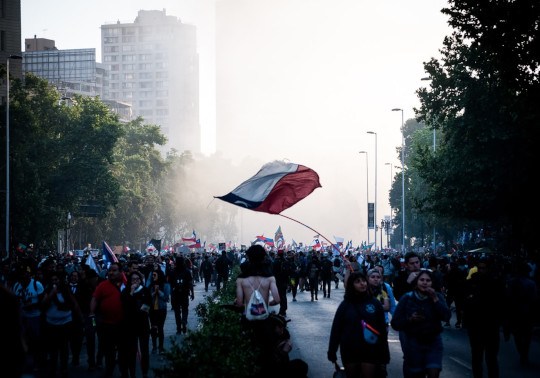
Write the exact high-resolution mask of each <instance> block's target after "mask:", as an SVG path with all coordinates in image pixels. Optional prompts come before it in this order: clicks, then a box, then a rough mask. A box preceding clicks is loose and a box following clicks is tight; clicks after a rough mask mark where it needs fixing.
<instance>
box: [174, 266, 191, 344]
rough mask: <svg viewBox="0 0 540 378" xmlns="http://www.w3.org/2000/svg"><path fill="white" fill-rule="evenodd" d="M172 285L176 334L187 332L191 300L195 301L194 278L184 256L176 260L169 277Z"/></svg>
mask: <svg viewBox="0 0 540 378" xmlns="http://www.w3.org/2000/svg"><path fill="white" fill-rule="evenodd" d="M168 281H169V284H170V285H171V305H172V308H173V310H174V317H175V320H176V333H177V334H180V333H182V332H183V333H186V332H187V322H188V313H189V299H190V298H191V300H194V299H195V293H194V291H193V277H192V275H191V272H190V271H189V269H188V268H187V266H186V265H185V260H184V258H183V257H182V256H178V257H177V258H176V262H175V267H174V269H173V270H172V271H171V272H170V274H169V277H168Z"/></svg>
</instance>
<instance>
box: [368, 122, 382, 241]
mask: <svg viewBox="0 0 540 378" xmlns="http://www.w3.org/2000/svg"><path fill="white" fill-rule="evenodd" d="M367 133H368V134H373V135H375V202H374V203H373V213H374V214H373V216H374V219H375V222H374V223H375V227H374V229H375V246H374V247H375V251H376V250H377V227H376V226H377V223H376V222H377V133H376V132H374V131H368V132H367ZM381 244H382V243H381Z"/></svg>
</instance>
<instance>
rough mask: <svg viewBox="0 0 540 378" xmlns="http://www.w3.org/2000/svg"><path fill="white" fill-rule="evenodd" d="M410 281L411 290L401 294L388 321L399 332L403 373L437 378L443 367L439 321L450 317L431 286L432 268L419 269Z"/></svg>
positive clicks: (439, 294)
mask: <svg viewBox="0 0 540 378" xmlns="http://www.w3.org/2000/svg"><path fill="white" fill-rule="evenodd" d="M411 284H412V286H413V288H414V289H413V291H410V292H408V293H406V294H404V295H403V296H402V297H401V299H400V300H399V302H398V305H397V307H396V311H395V312H394V316H393V317H392V321H391V324H392V328H394V329H395V330H396V331H399V340H400V343H401V349H402V351H403V375H404V376H405V377H406V378H408V377H411V378H412V377H426V376H427V377H429V378H436V377H438V376H439V374H440V372H441V370H442V353H443V343H442V337H441V333H442V331H443V327H442V324H441V322H442V321H447V320H448V319H450V316H451V312H450V310H449V309H448V307H447V306H446V302H445V300H444V297H443V296H442V294H441V293H437V292H436V291H435V290H434V289H433V287H432V285H433V279H432V273H431V271H429V270H425V269H423V270H420V271H419V272H418V274H417V275H416V276H415V278H414V279H413V281H412V282H411Z"/></svg>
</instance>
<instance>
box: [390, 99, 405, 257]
mask: <svg viewBox="0 0 540 378" xmlns="http://www.w3.org/2000/svg"><path fill="white" fill-rule="evenodd" d="M392 111H393V112H401V213H402V214H401V215H402V217H403V219H402V224H401V249H402V250H405V137H404V135H403V133H404V130H403V109H400V108H394V109H392Z"/></svg>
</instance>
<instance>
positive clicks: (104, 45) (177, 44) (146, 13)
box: [101, 10, 201, 154]
mask: <svg viewBox="0 0 540 378" xmlns="http://www.w3.org/2000/svg"><path fill="white" fill-rule="evenodd" d="M196 42H197V41H196V28H195V26H193V25H188V24H184V23H182V22H181V21H180V20H179V19H178V18H177V17H174V16H168V15H167V14H166V11H165V10H163V11H159V10H141V11H139V13H138V16H137V18H136V19H135V21H134V22H133V23H120V22H117V23H115V24H105V25H102V26H101V51H102V63H103V64H105V65H107V66H108V67H109V73H110V74H109V78H108V79H109V85H108V91H107V89H106V90H105V91H104V94H103V97H104V98H105V99H110V100H116V101H120V102H124V103H131V104H132V110H133V116H134V117H137V116H142V117H143V118H144V119H145V123H146V124H156V125H160V126H161V130H162V133H163V134H164V135H165V136H166V137H167V139H168V144H167V147H168V148H175V149H176V150H178V151H186V150H189V151H191V152H192V153H195V154H197V153H200V150H201V131H200V124H199V68H198V67H199V61H198V53H197V48H196Z"/></svg>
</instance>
